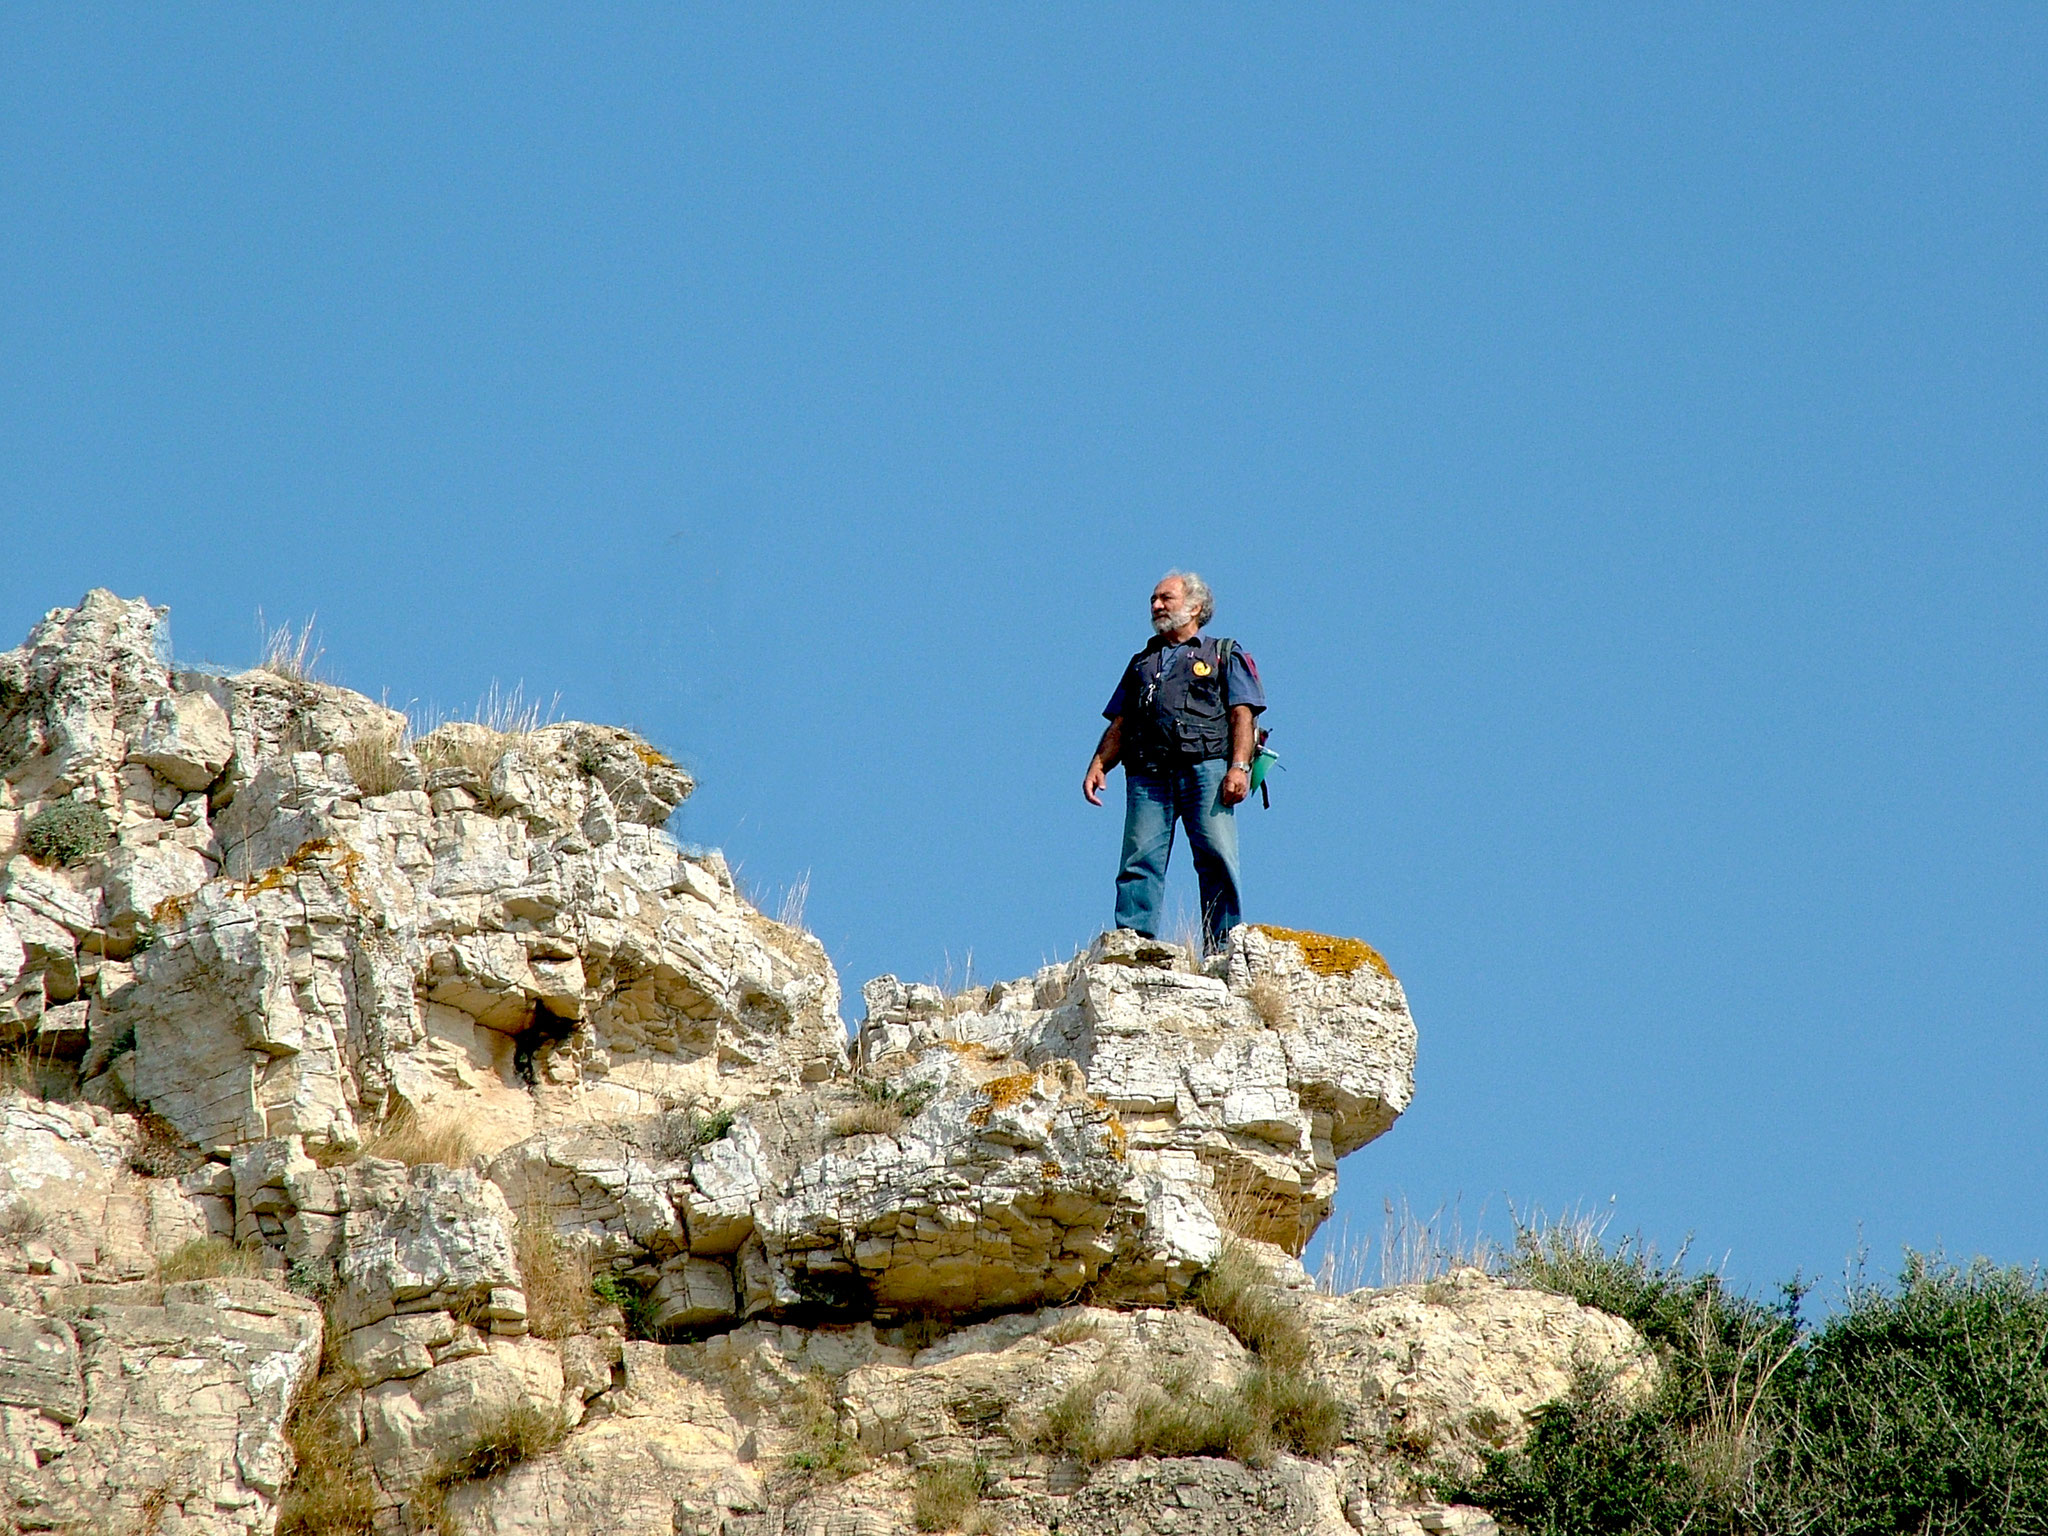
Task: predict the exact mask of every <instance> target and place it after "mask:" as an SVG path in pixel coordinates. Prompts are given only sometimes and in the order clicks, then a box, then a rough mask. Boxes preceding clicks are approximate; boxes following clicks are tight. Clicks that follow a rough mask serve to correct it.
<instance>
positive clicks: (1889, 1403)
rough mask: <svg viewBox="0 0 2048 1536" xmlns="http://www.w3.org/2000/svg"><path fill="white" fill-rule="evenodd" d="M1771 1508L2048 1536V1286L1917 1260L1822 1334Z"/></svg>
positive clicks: (1840, 1522) (1999, 1272) (1811, 1356)
mask: <svg viewBox="0 0 2048 1536" xmlns="http://www.w3.org/2000/svg"><path fill="white" fill-rule="evenodd" d="M1800 1363H1801V1367H1802V1368H1801V1370H1800V1372H1799V1376H1798V1379H1797V1381H1796V1382H1795V1383H1794V1391H1795V1393H1796V1398H1795V1401H1796V1406H1797V1425H1798V1432H1797V1433H1796V1434H1795V1435H1792V1436H1788V1437H1787V1440H1786V1443H1785V1446H1784V1448H1783V1451H1782V1454H1781V1455H1780V1456H1779V1458H1778V1460H1777V1464H1776V1465H1775V1466H1774V1467H1773V1468H1772V1472H1773V1475H1774V1477H1775V1479H1776V1480H1777V1488H1776V1489H1775V1490H1774V1493H1775V1497H1774V1499H1773V1508H1774V1509H1777V1510H1781V1511H1784V1512H1786V1513H1798V1514H1801V1515H1804V1516H1806V1517H1807V1518H1808V1519H1809V1520H1810V1521H1811V1523H1812V1528H1814V1529H1819V1530H1828V1531H1837V1532H1843V1533H1847V1536H1860V1533H1864V1532H1873V1533H1874V1532H1878V1531H1922V1530H1926V1531H1954V1532H1975V1531H1986V1532H1989V1531H2001V1532H2020V1531H2028V1532H2038V1531H2048V1284H2044V1280H2043V1276H2042V1275H2041V1273H2040V1272H2039V1271H2032V1272H2029V1271H2023V1270H2016V1269H1994V1268H1992V1267H1991V1266H1990V1265H1989V1264H1986V1263H1984V1262H1982V1261H1979V1262H1978V1263H1977V1264H1975V1265H1973V1266H1971V1267H1970V1268H1968V1269H1958V1268H1955V1267H1954V1266H1952V1265H1948V1264H1945V1263H1944V1262H1942V1261H1941V1260H1940V1259H1939V1258H1938V1257H1937V1258H1932V1259H1930V1258H1925V1257H1922V1256H1921V1255H1918V1254H1909V1255H1908V1256H1907V1260H1906V1266H1905V1270H1904V1273H1903V1274H1902V1275H1901V1277H1900V1279H1899V1282H1898V1284H1897V1286H1896V1288H1892V1289H1886V1288H1883V1287H1878V1286H1859V1287H1857V1288H1856V1289H1855V1290H1854V1291H1852V1293H1851V1295H1850V1298H1849V1302H1848V1305H1847V1306H1846V1307H1845V1308H1844V1309H1843V1310H1842V1311H1841V1312H1840V1313H1838V1314H1836V1315H1835V1316H1833V1317H1831V1318H1829V1319H1828V1321H1827V1322H1826V1323H1825V1324H1823V1325H1822V1326H1821V1327H1820V1328H1819V1329H1818V1330H1817V1331H1816V1332H1815V1334H1814V1335H1813V1338H1812V1341H1811V1343H1810V1344H1809V1345H1808V1346H1807V1348H1806V1350H1805V1352H1804V1358H1803V1360H1802V1361H1801V1362H1800Z"/></svg>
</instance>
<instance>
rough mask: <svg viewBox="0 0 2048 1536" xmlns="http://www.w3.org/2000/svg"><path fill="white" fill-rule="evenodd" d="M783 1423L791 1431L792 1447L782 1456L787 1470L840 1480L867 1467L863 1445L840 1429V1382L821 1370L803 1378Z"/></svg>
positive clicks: (813, 1476) (808, 1475)
mask: <svg viewBox="0 0 2048 1536" xmlns="http://www.w3.org/2000/svg"><path fill="white" fill-rule="evenodd" d="M784 1423H785V1424H787V1425H788V1427H789V1428H790V1430H791V1431H792V1435H791V1445H790V1449H789V1451H788V1453H787V1454H786V1455H785V1456H784V1457H783V1463H782V1464H783V1467H784V1469H785V1470H787V1471H789V1472H793V1473H797V1474H800V1475H802V1476H805V1477H812V1478H823V1479H829V1480H831V1481H833V1482H839V1481H843V1480H844V1479H846V1478H849V1477H852V1476H854V1475H855V1474H856V1473H858V1472H860V1471H862V1470H863V1469H864V1468H865V1467H866V1466H867V1458H866V1457H865V1456H863V1455H861V1453H860V1447H859V1446H857V1445H855V1444H854V1443H853V1441H851V1440H849V1439H848V1438H847V1437H846V1435H845V1434H844V1433H843V1432H842V1431H841V1430H840V1427H839V1384H838V1383H837V1382H836V1381H834V1380H833V1379H832V1378H831V1377H830V1376H827V1375H825V1374H824V1373H823V1372H822V1371H813V1372H812V1373H811V1374H810V1375H808V1376H806V1377H805V1378H804V1380H803V1383H802V1385H801V1387H800V1388H799V1389H798V1392H797V1398H796V1402H795V1403H794V1404H792V1405H791V1407H790V1408H789V1409H788V1411H787V1412H786V1413H785V1415H784Z"/></svg>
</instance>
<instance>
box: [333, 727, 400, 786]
mask: <svg viewBox="0 0 2048 1536" xmlns="http://www.w3.org/2000/svg"><path fill="white" fill-rule="evenodd" d="M405 751H406V731H405V727H403V726H393V725H385V726H370V727H366V728H364V729H363V730H360V731H358V732H356V734H355V735H354V736H353V737H351V738H350V739H349V740H348V741H347V742H346V743H345V744H344V745H343V746H342V749H341V757H342V761H343V762H345V763H347V764H348V776H349V777H350V778H352V779H354V780H355V781H356V788H357V789H360V790H361V791H362V792H363V793H364V794H366V795H388V794H392V793H394V792H395V791H397V790H401V789H403V788H405V785H406V772H405V764H404V763H403V762H402V761H401V760H400V759H401V757H402V755H403V754H404V752H405Z"/></svg>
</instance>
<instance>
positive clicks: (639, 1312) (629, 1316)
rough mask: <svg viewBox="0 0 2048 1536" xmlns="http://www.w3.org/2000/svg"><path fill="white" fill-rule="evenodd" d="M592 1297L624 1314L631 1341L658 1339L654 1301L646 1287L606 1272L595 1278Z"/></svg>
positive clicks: (627, 1332)
mask: <svg viewBox="0 0 2048 1536" xmlns="http://www.w3.org/2000/svg"><path fill="white" fill-rule="evenodd" d="M590 1294H591V1295H592V1296H595V1297H596V1298H597V1299H598V1300H599V1301H601V1302H604V1303H606V1304H607V1305H608V1306H614V1307H617V1308H618V1309H619V1311H620V1312H621V1313H623V1314H624V1316H625V1320H626V1337H627V1338H629V1339H651V1338H653V1337H654V1299H653V1298H652V1297H651V1296H649V1295H648V1294H647V1291H646V1288H645V1287H643V1286H641V1285H639V1284H638V1283H636V1282H634V1281H632V1280H628V1279H627V1278H626V1277H625V1276H624V1275H616V1274H612V1273H610V1272H609V1271H605V1272H602V1273H599V1274H597V1275H594V1276H592V1277H591V1281H590Z"/></svg>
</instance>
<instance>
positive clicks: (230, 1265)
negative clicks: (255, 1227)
mask: <svg viewBox="0 0 2048 1536" xmlns="http://www.w3.org/2000/svg"><path fill="white" fill-rule="evenodd" d="M262 1273H263V1250H262V1249H261V1248H260V1247H257V1246H256V1245H254V1244H251V1245H250V1246H249V1247H247V1248H243V1247H239V1246H237V1245H236V1244H234V1243H231V1242H229V1241H228V1240H227V1239H226V1238H224V1237H195V1238H194V1239H193V1240H192V1241H191V1242H189V1243H186V1244H185V1245H184V1246H183V1247H181V1248H179V1249H177V1250H176V1251H175V1252H173V1253H169V1254H167V1255H165V1256H164V1257H163V1258H161V1259H158V1260H157V1261H156V1277H157V1279H158V1281H159V1282H161V1283H162V1284H164V1285H175V1284H177V1283H178V1282H179V1281H180V1280H218V1279H222V1278H223V1277H227V1278H242V1279H254V1278H255V1277H256V1276H258V1275H261V1274H262Z"/></svg>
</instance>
